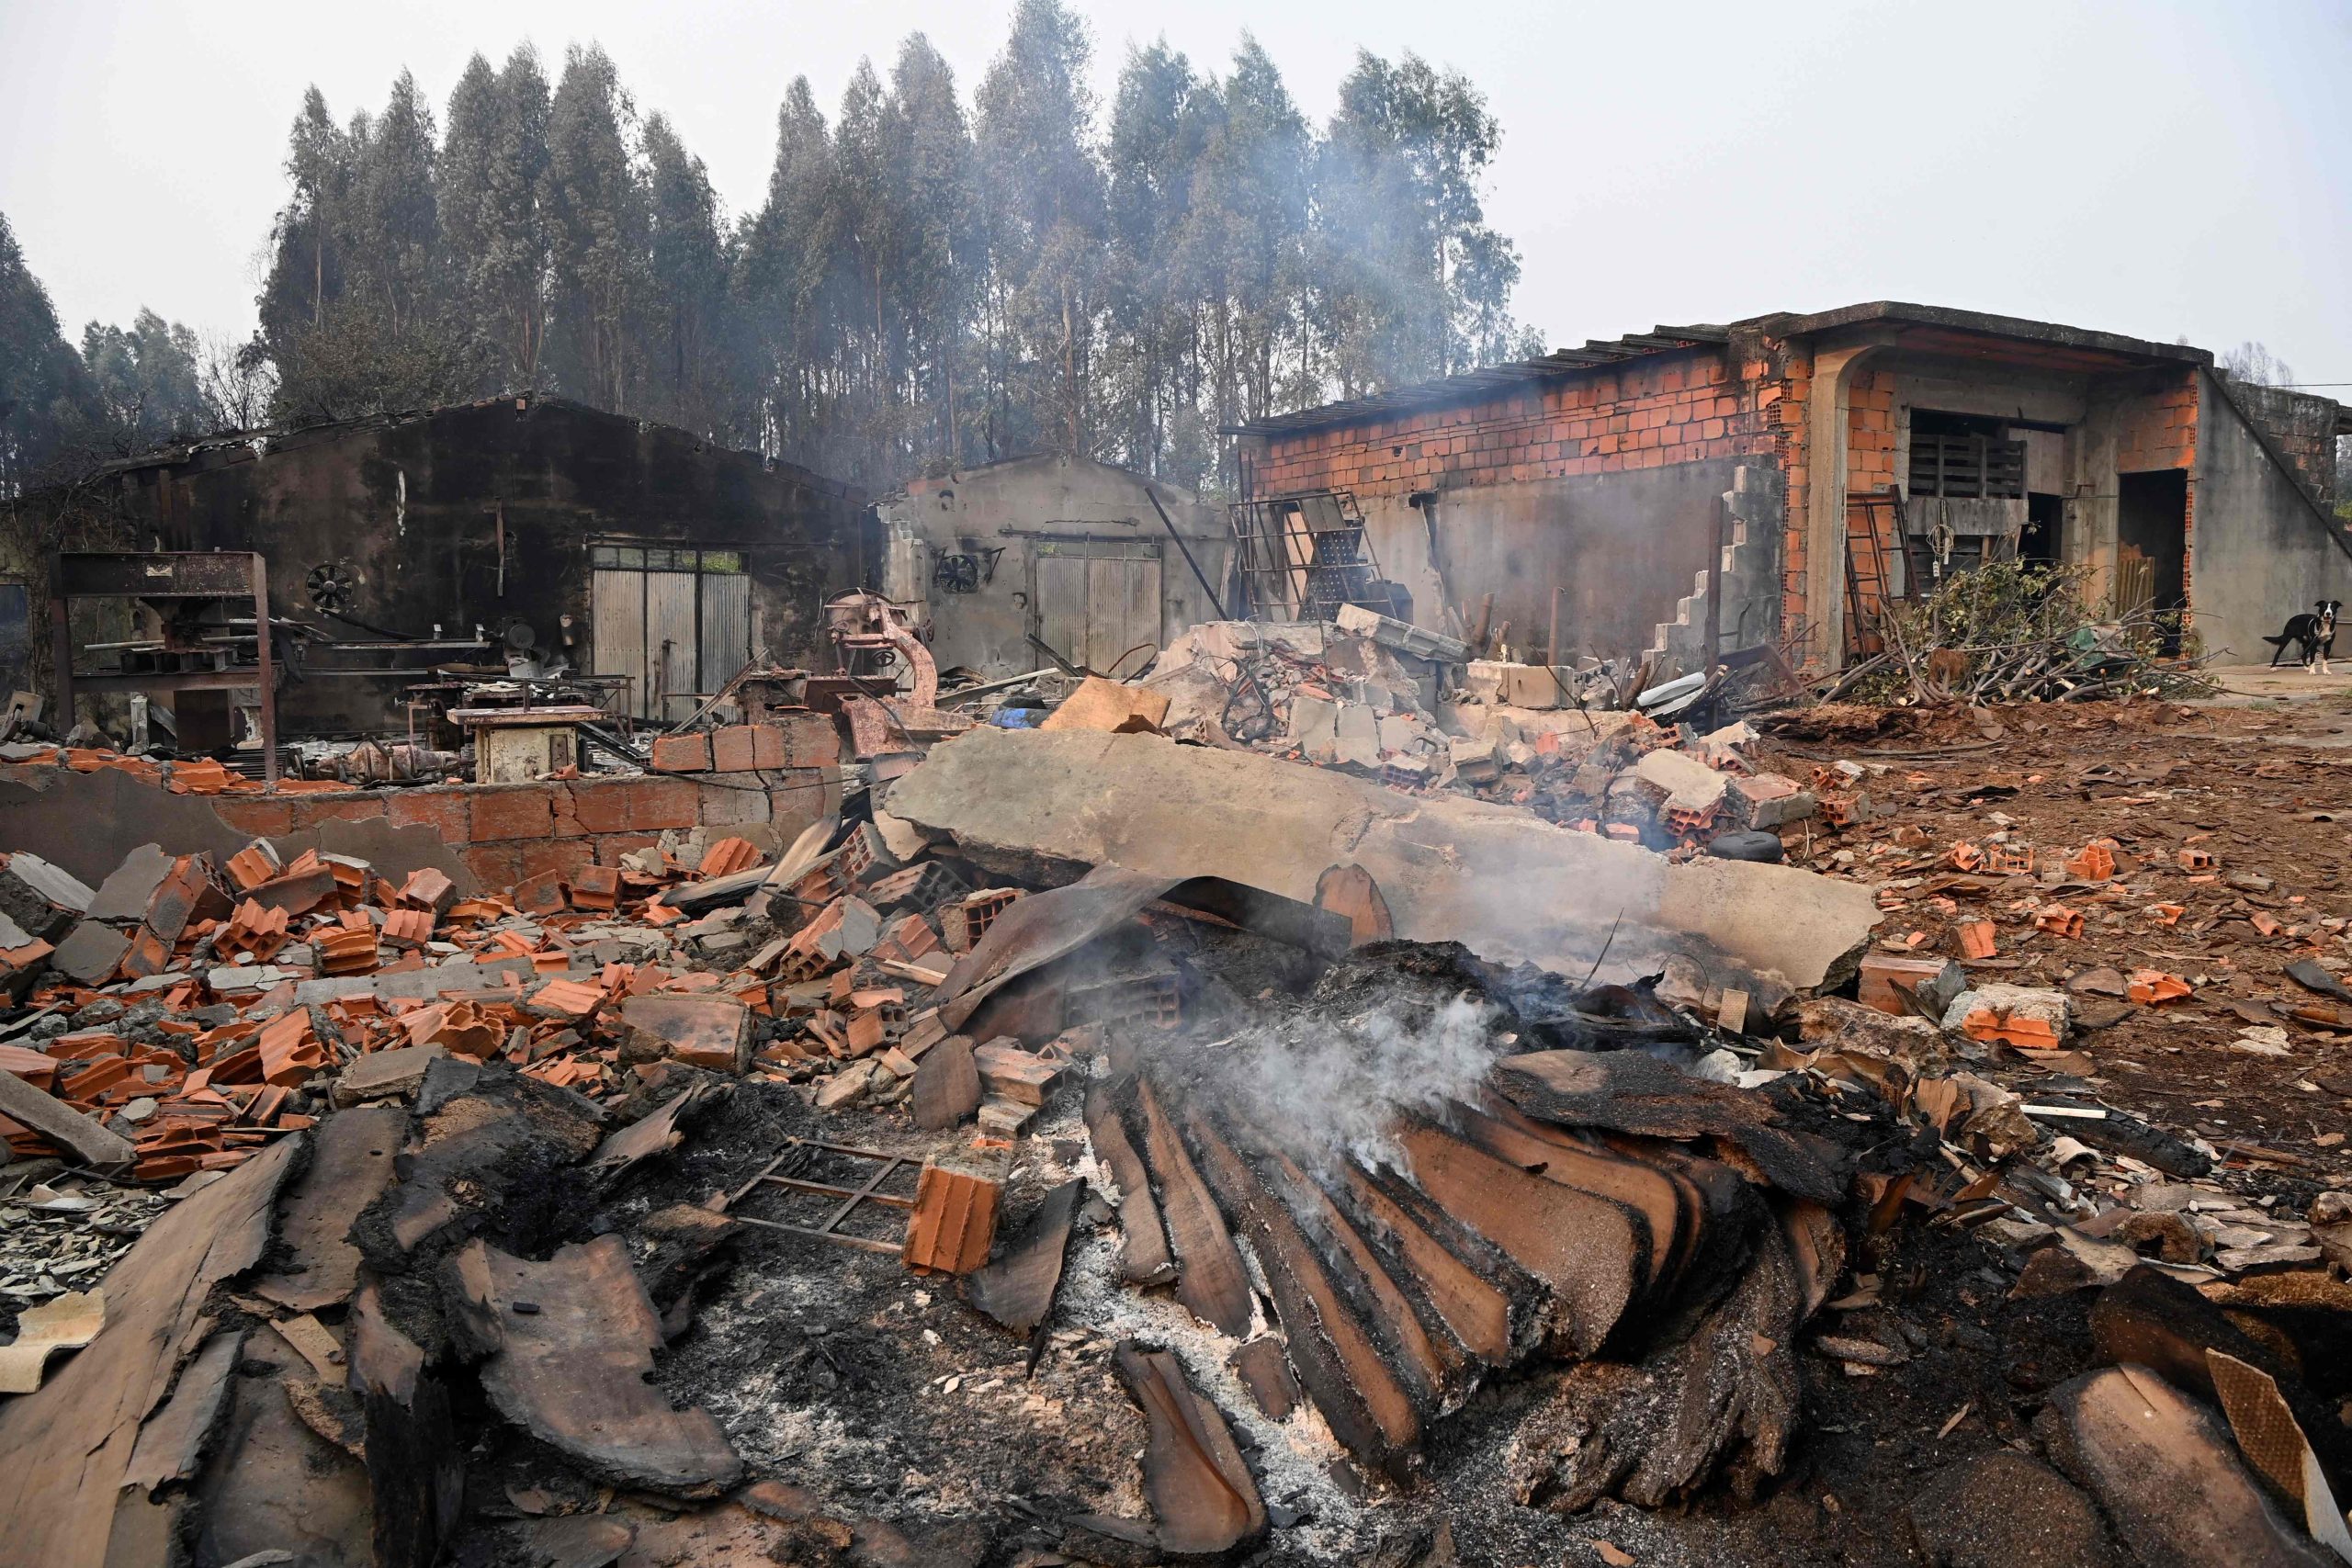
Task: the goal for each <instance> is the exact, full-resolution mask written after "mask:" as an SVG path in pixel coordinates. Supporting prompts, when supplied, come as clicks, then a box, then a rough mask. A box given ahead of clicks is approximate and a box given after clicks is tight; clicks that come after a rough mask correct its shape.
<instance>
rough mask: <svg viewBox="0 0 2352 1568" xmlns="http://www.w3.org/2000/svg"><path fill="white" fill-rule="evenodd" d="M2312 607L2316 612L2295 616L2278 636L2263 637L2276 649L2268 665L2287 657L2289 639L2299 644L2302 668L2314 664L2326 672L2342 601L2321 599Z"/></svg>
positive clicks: (2272, 666) (2274, 664)
mask: <svg viewBox="0 0 2352 1568" xmlns="http://www.w3.org/2000/svg"><path fill="white" fill-rule="evenodd" d="M2315 607H2316V608H2317V609H2318V611H2319V614H2318V615H2297V616H2295V617H2294V618H2293V619H2292V620H2290V621H2289V622H2288V623H2287V627H2286V630H2284V631H2283V632H2281V633H2280V634H2279V635H2278V636H2277V637H2264V638H2263V639H2262V640H2263V641H2265V642H2267V643H2270V644H2272V645H2273V646H2275V647H2276V648H2277V649H2278V652H2276V653H2274V654H2272V655H2271V656H2270V668H2272V669H2273V670H2276V669H2278V661H2279V660H2281V659H2284V658H2286V657H2287V645H2288V644H2289V643H2290V642H2291V643H2297V644H2300V645H2301V652H2302V660H2303V668H2304V669H2306V670H2309V669H2311V668H2312V666H2314V665H2316V666H2318V668H2319V672H2320V673H2321V674H2323V675H2325V674H2327V673H2329V671H2328V668H2327V656H2328V652H2329V650H2330V649H2333V648H2335V616H2336V613H2337V612H2338V611H2340V610H2342V609H2343V608H2344V601H2342V600H2341V599H2323V600H2321V601H2320V602H2319V604H2318V605H2317V606H2315Z"/></svg>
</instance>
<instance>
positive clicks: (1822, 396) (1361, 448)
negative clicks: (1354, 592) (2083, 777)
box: [1236, 301, 2352, 669]
mask: <svg viewBox="0 0 2352 1568" xmlns="http://www.w3.org/2000/svg"><path fill="white" fill-rule="evenodd" d="M2346 433H2352V422H2347V418H2346V412H2345V411H2344V410H2343V409H2342V408H2340V407H2339V406H2338V405H2336V404H2335V403H2334V402H2332V401H2330V400H2326V399H2324V398H2316V397H2312V396H2308V395H2306V394H2303V393H2300V392H2294V391H2290V390H2282V389H2268V388H2257V387H2250V386H2245V385H2242V384H2238V383H2235V382H2233V381H2232V380H2230V379H2229V378H2227V377H2226V376H2224V375H2222V374H2221V373H2219V372H2217V371H2216V369H2215V368H2214V365H2213V356H2212V355H2211V354H2209V353H2207V352H2205V351H2204V350H2202V349H2197V348H2190V347H2187V346H2183V345H2177V344H2157V343H2146V342H2142V341H2139V340H2137V339H2133V338H2128V337H2121V336H2118V335H2116V334H2114V333H2101V332H2090V331H2085V330H2082V329H2079V328H2075V327H2066V326H2057V325H2052V324H2050V323H2046V322H2039V321H2018V320H2014V319H2011V318H2007V317H2001V316H1989V315H1981V314H1978V313H1975V312H1973V311H1965V310H1942V309H1937V308H1932V307H1927V306H1919V305H1905V304H1894V303H1888V302H1883V301H1882V302H1879V303H1874V304H1865V305H1855V306H1850V307H1848V308H1846V309H1843V310H1829V311H1824V312H1821V313H1818V314H1814V315H1794V314H1781V315H1771V316H1762V317H1758V318H1756V319H1754V320H1751V321H1740V322H1736V323H1734V324H1731V325H1728V326H1687V327H1659V328H1657V329H1656V330H1655V331H1654V332H1651V333H1644V334H1640V335H1635V336H1630V337H1625V338H1622V339H1618V340H1615V341H1611V342H1593V343H1589V344H1586V345H1585V346H1584V347H1582V348H1580V349H1562V350H1559V351H1557V352H1555V353H1554V354H1551V355H1545V356H1544V357H1543V358H1540V359H1533V360H1529V361H1525V362H1523V363H1520V364H1514V365H1504V366H1497V367H1491V368H1488V369H1484V370H1478V371H1474V372H1471V373H1469V374H1466V375H1461V376H1454V377H1451V378H1446V379H1443V380H1440V381H1434V382H1430V383H1427V384H1424V385H1420V386H1413V387H1406V388H1402V389H1397V390H1395V391H1391V392H1387V393H1384V394H1382V395H1380V396H1377V397H1372V398H1366V399H1362V400H1356V401H1352V402H1344V403H1335V404H1332V405H1329V406H1328V407H1323V408H1316V409H1309V410H1306V411H1304V412H1298V413H1293V414H1286V415H1283V416H1280V417H1276V418H1271V419H1266V420H1262V421H1260V422H1258V423H1253V424H1250V425H1247V426H1244V427H1242V428H1241V429H1239V430H1238V431H1237V432H1236V434H1238V435H1239V436H1240V438H1241V442H1240V465H1239V471H1240V480H1241V490H1242V497H1243V504H1242V506H1241V507H1240V509H1239V510H1238V516H1239V517H1240V518H1241V519H1242V535H1243V540H1242V563H1241V564H1242V570H1243V571H1244V573H1245V574H1246V575H1249V576H1250V577H1251V578H1252V579H1253V583H1252V586H1253V588H1254V589H1255V590H1256V592H1254V594H1253V598H1254V599H1255V601H1256V602H1257V603H1259V604H1261V607H1263V606H1265V605H1266V604H1268V601H1270V600H1272V602H1274V604H1276V605H1277V606H1279V605H1280V604H1283V603H1284V602H1286V601H1290V600H1295V599H1298V598H1301V597H1306V598H1312V597H1314V596H1315V594H1316V593H1317V592H1318V589H1317V580H1316V578H1315V574H1313V573H1312V572H1307V571H1301V570H1297V563H1298V562H1299V561H1300V560H1302V559H1305V558H1311V557H1312V556H1313V555H1314V552H1315V551H1316V550H1317V549H1319V548H1324V547H1325V546H1323V545H1321V544H1319V543H1318V542H1317V541H1318V538H1319V536H1325V535H1329V536H1334V538H1335V540H1336V541H1337V542H1338V543H1339V545H1340V547H1343V548H1355V549H1361V550H1363V551H1364V552H1366V553H1368V555H1369V557H1370V558H1371V559H1370V561H1369V563H1368V570H1364V571H1360V572H1357V573H1356V574H1355V580H1356V581H1358V582H1359V583H1361V582H1362V581H1364V580H1367V579H1370V580H1374V581H1378V582H1379V583H1381V584H1382V585H1383V586H1382V593H1383V595H1384V596H1388V595H1389V593H1390V590H1389V589H1388V587H1387V585H1389V584H1394V585H1395V589H1394V593H1393V598H1394V602H1395V603H1396V604H1397V606H1398V607H1399V608H1402V609H1404V610H1405V611H1407V612H1408V614H1409V615H1410V616H1411V618H1412V619H1414V620H1415V621H1417V622H1419V624H1421V625H1423V626H1429V627H1431V628H1436V629H1450V630H1459V629H1460V626H1461V624H1462V623H1463V622H1464V621H1465V620H1468V619H1471V618H1473V617H1476V616H1477V615H1482V614H1483V615H1486V616H1487V618H1488V620H1489V621H1490V624H1491V625H1492V626H1495V627H1497V628H1500V627H1501V626H1505V625H1506V624H1507V625H1508V626H1509V627H1510V633H1509V637H1508V641H1509V643H1510V646H1511V647H1513V648H1514V649H1527V650H1532V651H1540V650H1542V649H1544V645H1545V643H1546V641H1547V640H1549V639H1550V638H1551V637H1552V636H1553V627H1554V626H1555V625H1556V626H1557V627H1558V632H1557V637H1558V643H1559V649H1558V652H1559V656H1560V657H1561V658H1562V659H1566V658H1569V657H1572V656H1574V655H1576V654H1577V653H1580V652H1581V653H1587V654H1597V655H1601V656H1609V655H1618V654H1624V653H1628V652H1640V651H1642V650H1644V649H1650V650H1653V651H1655V652H1657V654H1659V655H1660V656H1661V657H1662V658H1665V659H1668V660H1672V661H1673V662H1676V663H1679V664H1680V665H1681V666H1682V667H1684V668H1686V669H1687V668H1691V667H1692V666H1693V665H1694V664H1696V663H1697V662H1699V661H1701V660H1703V658H1704V657H1705V655H1704V646H1705V642H1706V639H1707V637H1708V635H1709V632H1710V628H1713V631H1714V634H1715V635H1716V636H1717V637H1719V638H1720V642H1719V645H1718V646H1719V647H1721V648H1722V649H1724V650H1726V651H1728V650H1732V649H1740V648H1747V647H1753V646H1755V645H1756V644H1758V643H1760V642H1764V641H1773V642H1779V643H1782V644H1784V645H1789V646H1792V647H1793V648H1794V649H1796V650H1797V651H1798V652H1799V653H1800V654H1801V656H1802V657H1803V658H1804V660H1807V661H1809V662H1811V663H1813V664H1815V665H1818V666H1835V665H1837V664H1838V663H1839V662H1840V661H1841V660H1843V659H1844V658H1845V657H1846V655H1847V652H1848V649H1849V620H1854V619H1857V617H1856V616H1855V615H1854V612H1855V611H1856V610H1857V609H1861V610H1865V611H1867V610H1868V609H1870V608H1872V607H1874V606H1875V605H1876V604H1878V603H1880V602H1881V601H1883V599H1884V598H1886V597H1888V596H1891V595H1901V594H1904V593H1905V592H1911V591H1914V590H1915V589H1918V588H1922V587H1926V586H1931V585H1932V583H1933V582H1934V581H1940V580H1941V579H1943V578H1945V577H1948V576H1949V575H1950V574H1951V573H1953V572H1956V571H1964V570H1969V568H1970V567H1971V566H1973V565H1974V564H1977V563H1980V562H1982V561H1985V560H1987V559H1996V558H2016V557H2024V558H2039V559H2044V560H2049V561H2052V562H2068V563H2075V564H2078V565H2080V566H2082V567H2084V568H2086V570H2087V572H2088V575H2089V578H2090V581H2091V583H2092V586H2093V589H2094V592H2098V593H2100V594H2102V595H2104V596H2106V597H2107V598H2108V600H2109V602H2110V603H2112V604H2119V605H2122V606H2125V607H2131V606H2138V605H2145V604H2153V605H2154V607H2156V608H2157V609H2159V610H2168V611H2177V613H2178V615H2179V617H2180V621H2181V623H2182V625H2183V626H2184V629H2185V631H2186V632H2187V633H2189V634H2193V637H2194V638H2195V642H2196V644H2198V645H2201V646H2202V647H2203V648H2204V649H2207V650H2209V651H2214V652H2220V651H2221V650H2224V649H2226V650H2227V652H2226V653H2225V654H2224V655H2223V658H2224V660H2232V659H2233V660H2251V659H2255V658H2257V657H2260V656H2264V655H2267V652H2268V649H2267V648H2266V647H2265V646H2264V645H2263V644H2262V643H2261V641H2260V640H2259V638H2260V637H2261V635H2262V634H2263V633H2265V632H2276V631H2277V629H2278V626H2279V625H2280V623H2281V622H2283V621H2284V620H2285V619H2286V618H2287V617H2288V616H2289V615H2293V614H2295V613H2297V612H2298V611H2301V610H2304V609H2308V608H2309V607H2310V606H2311V604H2312V601H2314V600H2317V599H2321V598H2328V597H2333V598H2344V599H2352V542H2347V540H2346V535H2345V530H2344V528H2343V526H2342V525H2341V524H2340V523H2339V522H2338V520H2337V519H2336V518H2335V515H2334V513H2333V503H2334V502H2335V499H2336V498H2335V495H2334V494H2333V488H2334V467H2333V460H2332V459H2333V447H2334V443H2335V437H2336V436H2337V435H2338V434H2346ZM1359 520H1360V522H1359ZM1343 577H1344V574H1334V575H1333V576H1332V578H1331V581H1333V582H1340V581H1343ZM1711 585H1712V586H1713V588H1714V590H1715V592H1716V602H1715V603H1712V604H1711V603H1710V602H1709V590H1710V587H1711ZM1320 591H1321V592H1327V593H1328V592H1336V591H1339V590H1333V589H1324V590H1320ZM1489 596H1491V604H1489Z"/></svg>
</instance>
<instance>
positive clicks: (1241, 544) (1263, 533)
mask: <svg viewBox="0 0 2352 1568" xmlns="http://www.w3.org/2000/svg"><path fill="white" fill-rule="evenodd" d="M1231 518H1232V523H1233V548H1234V570H1235V572H1236V574H1237V575H1238V577H1239V578H1240V580H1241V583H1242V586H1243V589H1244V591H1245V592H1247V593H1248V594H1249V597H1250V604H1251V606H1252V607H1253V608H1254V609H1255V610H1256V611H1257V613H1259V614H1260V615H1276V614H1280V615H1283V616H1284V617H1286V618H1289V619H1294V620H1306V621H1328V620H1330V619H1331V618H1332V617H1334V616H1335V615H1338V614H1339V612H1340V605H1342V604H1355V605H1359V606H1361V607H1363V608H1364V609H1367V610H1373V611H1377V612H1378V613H1379V614H1381V615H1388V614H1390V613H1391V612H1392V610H1393V609H1394V608H1395V606H1394V605H1393V604H1392V603H1391V602H1390V600H1389V597H1388V595H1387V593H1386V592H1385V588H1384V587H1383V585H1382V584H1381V581H1380V563H1379V562H1378V561H1377V560H1375V559H1374V558H1373V553H1372V537H1371V536H1370V535H1369V534H1367V533H1366V532H1365V531H1364V525H1363V511H1362V509H1361V508H1359V507H1358V506H1357V505H1356V498H1355V492H1354V491H1344V490H1318V491H1302V492H1300V493H1298V494H1296V495H1279V496H1269V497H1267V498H1265V499H1264V500H1258V501H1238V502H1234V503H1233V507H1232V511H1231Z"/></svg>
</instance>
